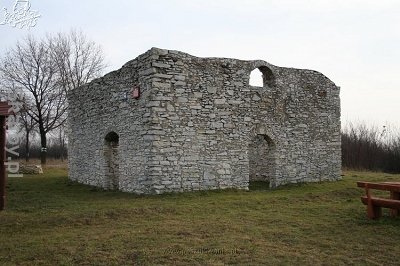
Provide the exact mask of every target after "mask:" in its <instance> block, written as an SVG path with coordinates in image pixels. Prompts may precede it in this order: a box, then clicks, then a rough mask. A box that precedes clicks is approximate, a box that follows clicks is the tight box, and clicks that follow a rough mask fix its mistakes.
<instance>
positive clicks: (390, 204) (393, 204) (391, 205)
mask: <svg viewBox="0 0 400 266" xmlns="http://www.w3.org/2000/svg"><path fill="white" fill-rule="evenodd" d="M361 201H362V203H364V204H365V205H367V204H368V197H367V196H363V197H361ZM371 202H372V204H373V205H379V206H381V207H384V208H388V209H396V210H400V200H393V199H383V198H376V197H371Z"/></svg>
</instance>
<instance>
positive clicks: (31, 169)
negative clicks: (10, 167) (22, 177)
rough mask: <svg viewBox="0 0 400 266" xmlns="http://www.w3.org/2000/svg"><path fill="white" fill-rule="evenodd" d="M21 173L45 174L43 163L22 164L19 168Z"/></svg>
mask: <svg viewBox="0 0 400 266" xmlns="http://www.w3.org/2000/svg"><path fill="white" fill-rule="evenodd" d="M19 173H20V174H43V169H42V166H41V165H21V166H20V168H19Z"/></svg>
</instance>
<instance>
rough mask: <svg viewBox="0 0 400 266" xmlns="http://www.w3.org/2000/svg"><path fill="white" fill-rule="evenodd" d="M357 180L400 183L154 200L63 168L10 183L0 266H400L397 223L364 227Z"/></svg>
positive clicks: (359, 175)
mask: <svg viewBox="0 0 400 266" xmlns="http://www.w3.org/2000/svg"><path fill="white" fill-rule="evenodd" d="M357 180H365V181H382V180H385V181H400V175H389V174H383V173H368V172H344V176H343V180H341V181H338V182H326V183H314V184H297V185H289V186H283V187H280V188H278V189H276V190H265V189H264V186H263V184H262V183H260V182H258V183H254V184H252V186H251V188H252V190H251V191H240V190H225V191H205V192H190V193H182V194H163V195H152V196H139V195H133V194H128V193H121V192H112V191H103V190H101V189H98V188H93V187H89V186H84V185H80V184H78V183H75V182H72V181H70V180H68V179H67V170H66V169H47V171H46V170H45V174H43V175H24V177H23V178H8V180H7V209H6V210H5V211H3V212H0V241H1V242H0V265H314V266H315V265H400V257H399V254H400V253H399V251H400V218H399V217H396V218H392V217H389V210H385V209H384V217H383V218H382V219H380V220H376V221H372V220H368V219H367V217H366V207H365V205H363V204H362V203H361V201H360V196H362V195H364V194H365V191H364V190H363V189H360V188H357V186H356V181H357ZM374 194H375V195H377V194H378V193H374ZM380 194H383V192H381V193H380Z"/></svg>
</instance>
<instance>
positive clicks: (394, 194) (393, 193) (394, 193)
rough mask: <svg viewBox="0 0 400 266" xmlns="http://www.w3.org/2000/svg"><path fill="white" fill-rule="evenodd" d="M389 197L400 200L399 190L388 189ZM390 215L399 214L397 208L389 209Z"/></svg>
mask: <svg viewBox="0 0 400 266" xmlns="http://www.w3.org/2000/svg"><path fill="white" fill-rule="evenodd" d="M390 198H391V199H394V200H400V192H395V191H390ZM390 215H391V216H392V217H393V216H399V215H400V212H399V210H397V209H391V210H390Z"/></svg>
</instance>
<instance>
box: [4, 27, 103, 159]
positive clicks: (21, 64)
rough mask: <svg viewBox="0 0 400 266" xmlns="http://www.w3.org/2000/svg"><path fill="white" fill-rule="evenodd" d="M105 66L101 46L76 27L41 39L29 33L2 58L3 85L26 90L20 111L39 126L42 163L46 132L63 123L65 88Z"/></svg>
mask: <svg viewBox="0 0 400 266" xmlns="http://www.w3.org/2000/svg"><path fill="white" fill-rule="evenodd" d="M106 66H107V65H106V64H105V63H104V56H103V54H102V50H101V48H100V46H98V45H96V44H95V43H94V42H92V41H89V40H88V39H87V38H86V36H85V35H84V34H83V33H82V32H77V31H75V30H71V31H70V33H68V34H64V33H58V34H56V35H54V36H52V35H48V36H47V38H46V39H41V40H37V39H35V38H34V37H33V36H32V35H28V36H27V37H26V38H24V39H23V42H17V43H16V45H15V47H13V48H11V49H10V50H9V51H8V52H7V53H6V55H5V56H4V58H2V59H1V63H0V77H1V81H2V84H3V85H4V86H5V87H6V88H8V89H10V90H12V89H13V88H17V87H18V88H22V89H23V91H24V92H25V97H24V100H23V112H24V113H25V114H26V115H27V116H28V117H29V118H30V119H32V121H33V122H34V124H36V125H37V127H38V131H39V134H40V141H41V147H42V150H41V163H42V164H46V152H47V134H48V133H49V132H50V131H52V130H55V129H58V128H59V127H62V126H63V125H64V123H65V122H66V119H67V93H68V91H69V90H71V89H73V88H76V87H78V86H80V85H82V84H84V83H86V82H88V81H90V80H91V79H93V78H96V77H98V76H99V75H100V74H101V71H102V70H103V69H104V68H105V67H106Z"/></svg>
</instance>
